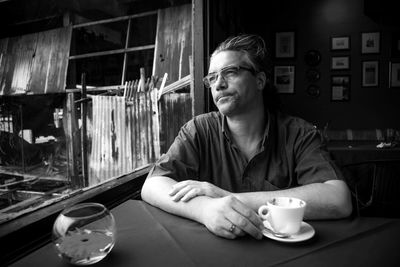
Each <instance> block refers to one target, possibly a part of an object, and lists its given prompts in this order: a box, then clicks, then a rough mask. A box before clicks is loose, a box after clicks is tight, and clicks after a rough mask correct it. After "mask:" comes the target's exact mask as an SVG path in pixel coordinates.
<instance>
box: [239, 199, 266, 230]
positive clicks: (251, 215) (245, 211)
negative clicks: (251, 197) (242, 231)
mask: <svg viewBox="0 0 400 267" xmlns="http://www.w3.org/2000/svg"><path fill="white" fill-rule="evenodd" d="M232 207H233V209H234V210H235V211H237V212H238V213H239V214H241V215H242V216H243V217H245V218H247V219H248V220H249V221H250V222H251V223H252V224H253V225H254V226H256V227H257V228H258V229H260V230H261V229H263V228H264V225H263V222H262V220H261V218H260V217H259V216H258V215H257V214H256V213H255V212H254V211H253V210H252V209H250V208H248V207H247V206H245V205H244V204H243V203H242V202H240V201H235V202H234V203H233V205H232Z"/></svg>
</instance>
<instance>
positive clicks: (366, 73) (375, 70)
mask: <svg viewBox="0 0 400 267" xmlns="http://www.w3.org/2000/svg"><path fill="white" fill-rule="evenodd" d="M378 79H379V63H378V61H377V60H374V61H363V62H362V86H363V87H376V86H378V83H379V82H378V81H379V80H378Z"/></svg>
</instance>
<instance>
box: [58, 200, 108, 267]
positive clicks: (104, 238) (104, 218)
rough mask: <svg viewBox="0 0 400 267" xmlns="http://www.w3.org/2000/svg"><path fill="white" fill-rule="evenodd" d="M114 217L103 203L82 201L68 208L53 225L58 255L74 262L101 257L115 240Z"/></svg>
mask: <svg viewBox="0 0 400 267" xmlns="http://www.w3.org/2000/svg"><path fill="white" fill-rule="evenodd" d="M115 232H116V231H115V220H114V217H113V216H112V214H111V213H110V212H109V211H108V210H107V209H106V208H105V207H104V206H103V205H101V204H98V203H83V204H78V205H76V206H73V207H71V208H68V209H65V210H64V211H62V212H61V214H60V215H59V216H58V217H57V219H56V221H55V223H54V226H53V243H54V247H55V249H56V251H57V253H58V255H59V256H60V257H61V258H63V259H64V260H66V261H68V262H69V263H72V264H75V265H89V264H93V263H96V262H98V261H100V260H102V259H103V258H104V257H106V256H107V254H108V253H109V252H110V251H111V249H112V248H113V247H114V244H115V241H116V235H115Z"/></svg>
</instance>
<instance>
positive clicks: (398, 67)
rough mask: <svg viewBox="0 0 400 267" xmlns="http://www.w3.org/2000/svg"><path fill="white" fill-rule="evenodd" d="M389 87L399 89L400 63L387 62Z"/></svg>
mask: <svg viewBox="0 0 400 267" xmlns="http://www.w3.org/2000/svg"><path fill="white" fill-rule="evenodd" d="M389 87H390V88H400V62H389Z"/></svg>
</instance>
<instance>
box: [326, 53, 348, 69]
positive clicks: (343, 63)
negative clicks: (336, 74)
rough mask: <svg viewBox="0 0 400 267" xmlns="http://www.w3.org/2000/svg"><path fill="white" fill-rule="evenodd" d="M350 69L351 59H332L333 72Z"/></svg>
mask: <svg viewBox="0 0 400 267" xmlns="http://www.w3.org/2000/svg"><path fill="white" fill-rule="evenodd" d="M349 68H350V57H349V56H345V57H332V60H331V69H332V70H348V69H349Z"/></svg>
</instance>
